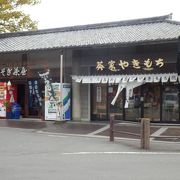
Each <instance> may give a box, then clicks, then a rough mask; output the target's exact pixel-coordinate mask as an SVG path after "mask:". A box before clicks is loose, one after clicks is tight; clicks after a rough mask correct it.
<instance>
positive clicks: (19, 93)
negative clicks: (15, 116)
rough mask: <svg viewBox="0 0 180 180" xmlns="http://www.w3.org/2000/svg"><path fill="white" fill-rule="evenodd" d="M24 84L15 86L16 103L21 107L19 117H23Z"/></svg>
mask: <svg viewBox="0 0 180 180" xmlns="http://www.w3.org/2000/svg"><path fill="white" fill-rule="evenodd" d="M25 87H26V86H25V84H17V103H18V104H19V105H20V106H21V115H22V116H23V117H24V116H26V115H25V102H26V98H25V94H26V88H25Z"/></svg>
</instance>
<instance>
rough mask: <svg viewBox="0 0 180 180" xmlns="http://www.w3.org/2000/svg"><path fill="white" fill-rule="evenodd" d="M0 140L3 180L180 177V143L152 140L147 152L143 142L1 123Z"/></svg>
mask: <svg viewBox="0 0 180 180" xmlns="http://www.w3.org/2000/svg"><path fill="white" fill-rule="evenodd" d="M1 124H2V122H1ZM8 124H9V125H10V124H11V123H9V122H8ZM14 124H15V123H14ZM11 125H12V124H11ZM56 125H57V124H56ZM76 125H77V124H76ZM76 125H75V124H74V126H76ZM41 126H42V125H41ZM36 127H37V126H36ZM71 127H72V126H71ZM78 127H79V125H78ZM46 128H48V127H45V128H44V129H46ZM51 128H52V127H51ZM0 142H1V146H0V161H1V163H0V176H1V179H3V180H21V179H22V180H61V179H62V180H99V179H102V180H109V179H113V180H119V179H122V180H132V179H133V180H145V179H146V180H166V179H168V180H169V179H172V180H179V176H180V171H179V164H180V143H172V142H171V143H169V142H162V143H160V142H155V141H153V142H152V144H151V150H150V151H143V150H141V149H140V148H139V140H130V139H125V140H123V139H117V140H116V141H115V142H109V141H108V139H106V138H91V137H87V136H83V137H80V136H71V135H68V134H64V133H63V134H62V133H51V132H49V133H48V132H44V131H43V132H41V133H40V132H38V131H37V129H24V128H21V129H20V128H10V127H0Z"/></svg>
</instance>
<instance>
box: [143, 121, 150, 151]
mask: <svg viewBox="0 0 180 180" xmlns="http://www.w3.org/2000/svg"><path fill="white" fill-rule="evenodd" d="M149 147H150V119H149V118H142V119H141V149H149Z"/></svg>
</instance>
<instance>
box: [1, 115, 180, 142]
mask: <svg viewBox="0 0 180 180" xmlns="http://www.w3.org/2000/svg"><path fill="white" fill-rule="evenodd" d="M0 127H14V128H26V129H34V130H35V131H39V132H49V133H65V134H74V135H82V136H91V137H104V136H106V137H108V136H109V123H108V122H76V121H68V122H54V121H42V120H40V119H25V118H24V119H20V120H5V119H4V120H3V119H0ZM114 129H115V131H119V132H118V133H117V132H115V138H116V137H117V138H129V139H139V138H140V136H139V135H140V124H139V123H133V122H129V123H127V122H117V123H116V124H115V126H114ZM123 132H128V134H127V133H123ZM151 135H153V136H155V137H154V138H151V140H158V141H171V142H172V141H173V142H180V125H178V124H177V125H169V124H168V125H164V124H151ZM162 136H164V138H162ZM167 136H172V137H167Z"/></svg>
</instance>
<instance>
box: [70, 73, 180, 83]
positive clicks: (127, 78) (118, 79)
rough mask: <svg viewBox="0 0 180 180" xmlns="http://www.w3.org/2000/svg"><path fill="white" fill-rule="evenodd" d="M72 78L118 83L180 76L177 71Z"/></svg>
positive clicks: (176, 78)
mask: <svg viewBox="0 0 180 180" xmlns="http://www.w3.org/2000/svg"><path fill="white" fill-rule="evenodd" d="M72 79H73V80H74V81H75V82H77V83H86V84H87V83H102V84H106V83H109V84H119V83H127V82H138V83H142V82H144V83H150V82H152V83H153V82H154V83H156V82H163V83H165V82H179V83H180V76H178V74H177V73H167V74H132V75H96V76H92V75H89V76H76V75H73V76H72Z"/></svg>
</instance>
